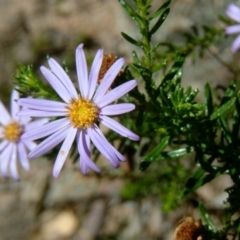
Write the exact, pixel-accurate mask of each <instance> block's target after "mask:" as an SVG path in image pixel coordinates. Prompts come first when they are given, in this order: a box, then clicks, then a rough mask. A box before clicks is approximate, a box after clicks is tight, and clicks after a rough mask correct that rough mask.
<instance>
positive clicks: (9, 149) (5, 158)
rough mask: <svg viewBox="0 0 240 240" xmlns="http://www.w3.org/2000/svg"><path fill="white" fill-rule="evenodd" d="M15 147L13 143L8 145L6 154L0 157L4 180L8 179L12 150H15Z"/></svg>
mask: <svg viewBox="0 0 240 240" xmlns="http://www.w3.org/2000/svg"><path fill="white" fill-rule="evenodd" d="M13 145H14V144H12V143H8V145H7V146H6V148H5V150H4V152H3V153H2V154H1V155H0V160H1V161H0V170H1V173H2V175H3V177H4V178H7V177H8V164H9V161H10V157H11V155H12V150H13Z"/></svg>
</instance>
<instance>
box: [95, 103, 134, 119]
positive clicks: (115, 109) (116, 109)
mask: <svg viewBox="0 0 240 240" xmlns="http://www.w3.org/2000/svg"><path fill="white" fill-rule="evenodd" d="M134 109H135V105H134V104H132V103H119V104H112V105H108V106H106V107H103V108H102V109H101V111H100V114H101V115H108V116H112V115H119V114H123V113H127V112H130V111H132V110H134Z"/></svg>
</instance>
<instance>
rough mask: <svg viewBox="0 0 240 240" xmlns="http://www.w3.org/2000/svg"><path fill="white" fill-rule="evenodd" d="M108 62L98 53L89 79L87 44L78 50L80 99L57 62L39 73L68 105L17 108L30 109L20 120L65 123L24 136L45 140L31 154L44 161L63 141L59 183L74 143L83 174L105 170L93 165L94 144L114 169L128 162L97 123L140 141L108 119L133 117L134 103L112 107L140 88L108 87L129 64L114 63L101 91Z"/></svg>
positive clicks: (29, 103)
mask: <svg viewBox="0 0 240 240" xmlns="http://www.w3.org/2000/svg"><path fill="white" fill-rule="evenodd" d="M102 60H103V50H102V49H100V50H98V52H97V54H96V56H95V58H94V61H93V64H92V67H91V70H90V74H89V76H88V69H87V64H86V58H85V54H84V51H83V44H80V45H79V46H78V48H77V49H76V66H77V76H78V85H79V90H80V95H79V94H78V93H77V91H76V89H75V87H74V85H73V83H72V82H71V80H70V78H69V77H68V75H67V74H66V73H65V71H64V70H63V69H62V67H61V66H60V65H59V64H58V63H57V62H56V61H55V60H54V59H52V58H50V59H49V60H48V63H49V66H50V68H51V70H49V69H47V68H46V67H43V66H42V67H41V68H40V70H41V72H42V73H43V75H44V76H45V78H46V79H47V81H48V82H49V83H50V85H51V86H52V87H53V88H54V89H55V91H56V92H57V94H58V95H59V96H60V97H61V98H62V100H63V101H64V102H58V101H52V100H43V99H27V98H22V99H19V100H18V103H19V104H20V105H21V106H23V107H26V108H27V110H22V111H20V112H19V113H18V115H19V116H31V117H61V118H59V119H57V120H54V121H52V122H50V123H48V124H46V125H44V126H41V127H38V128H36V129H34V130H33V131H31V132H28V133H25V134H23V136H22V139H25V140H28V141H30V140H34V139H39V138H43V137H47V136H48V137H47V138H46V139H44V140H43V141H42V142H41V143H40V144H39V145H38V146H37V147H36V148H34V149H33V150H32V151H31V152H30V154H29V157H30V158H35V157H39V156H41V155H43V154H45V153H46V152H48V151H49V150H50V149H52V148H53V147H55V146H56V145H58V144H59V143H60V142H62V141H63V144H62V146H61V149H60V151H59V153H58V156H57V159H56V161H55V164H54V168H53V176H54V177H57V176H58V174H59V172H60V171H61V169H62V166H63V164H64V162H65V160H66V157H67V155H68V153H69V151H70V148H71V146H72V144H73V141H74V139H75V138H76V140H77V148H78V152H79V154H80V168H81V171H82V173H83V174H86V173H87V172H88V169H89V168H91V169H93V170H94V171H96V172H99V171H100V169H99V168H98V166H97V165H96V164H95V163H94V162H93V161H92V160H91V157H90V152H91V149H90V148H91V147H90V142H93V144H94V145H95V146H96V148H97V149H98V150H99V151H100V152H101V153H102V154H103V155H104V156H105V157H106V158H107V159H108V160H109V161H110V163H111V164H112V165H113V166H114V167H118V166H119V161H125V157H124V156H123V155H122V154H121V153H119V152H118V151H117V150H116V149H115V148H114V147H113V146H112V145H111V144H110V143H109V142H108V141H107V139H106V138H105V136H104V135H103V133H102V132H101V130H100V128H99V126H98V123H102V124H103V125H105V126H106V127H108V128H110V129H112V130H113V131H115V132H117V133H119V134H120V135H122V136H124V137H127V138H129V139H131V140H135V141H137V140H139V136H137V135H136V134H135V133H133V132H131V131H130V130H129V129H127V128H125V127H124V126H122V125H121V124H120V123H118V122H117V121H115V120H113V119H112V118H110V117H108V116H112V115H119V114H123V113H126V112H130V111H132V110H133V109H134V108H135V106H134V105H133V104H131V103H119V104H112V105H109V104H110V103H112V102H114V101H115V100H117V99H119V98H120V97H122V96H124V95H125V94H126V93H128V92H129V91H131V90H132V89H133V88H134V87H136V86H137V81H136V80H131V81H128V82H126V83H124V84H122V85H120V86H118V87H116V88H114V89H113V90H110V91H109V87H110V86H111V84H112V83H113V81H114V79H115V78H116V76H117V75H118V74H119V72H120V70H121V68H122V66H123V64H124V59H123V58H120V59H118V60H117V61H115V62H114V63H113V64H112V65H111V67H110V68H109V69H108V70H107V72H106V73H105V75H104V76H103V79H102V81H101V83H100V85H99V86H97V82H98V78H99V71H100V68H101V65H102Z"/></svg>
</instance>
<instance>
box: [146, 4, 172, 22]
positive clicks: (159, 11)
mask: <svg viewBox="0 0 240 240" xmlns="http://www.w3.org/2000/svg"><path fill="white" fill-rule="evenodd" d="M170 3H171V0H169V1H166V2H165V3H164V4H163V5H162V6H161V7H160V8H159V9H158V10H157V11H156V12H155V13H153V14H152V15H150V16H149V18H148V19H149V21H151V20H152V19H154V18H156V17H157V16H158V15H160V14H161V13H162V12H163V11H164V9H166V8H167V7H168V6H169V4H170Z"/></svg>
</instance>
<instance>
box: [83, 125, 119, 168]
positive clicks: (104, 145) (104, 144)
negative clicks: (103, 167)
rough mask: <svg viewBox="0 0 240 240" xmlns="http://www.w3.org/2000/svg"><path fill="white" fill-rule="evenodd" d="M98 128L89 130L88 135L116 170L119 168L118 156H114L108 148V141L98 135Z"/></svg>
mask: <svg viewBox="0 0 240 240" xmlns="http://www.w3.org/2000/svg"><path fill="white" fill-rule="evenodd" d="M96 128H97V126H95V127H94V128H88V129H87V133H88V135H89V137H90V139H91V141H92V142H93V144H94V145H95V146H96V148H97V149H98V150H99V151H100V152H101V153H102V155H103V156H105V157H106V158H107V159H108V160H109V161H110V163H111V164H112V165H113V166H114V167H115V168H117V167H118V166H119V162H118V158H117V156H116V155H115V154H114V152H113V151H112V149H111V148H109V147H108V146H109V145H108V141H107V140H106V139H105V138H103V137H101V136H100V135H99V134H98V133H97V131H96Z"/></svg>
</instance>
